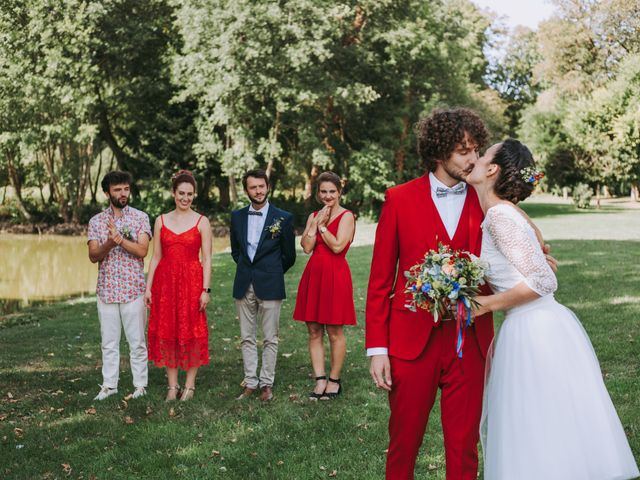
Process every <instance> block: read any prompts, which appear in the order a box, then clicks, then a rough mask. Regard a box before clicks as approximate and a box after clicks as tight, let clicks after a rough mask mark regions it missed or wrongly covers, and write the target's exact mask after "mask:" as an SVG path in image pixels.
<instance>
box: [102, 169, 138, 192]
mask: <svg viewBox="0 0 640 480" xmlns="http://www.w3.org/2000/svg"><path fill="white" fill-rule="evenodd" d="M132 183H133V177H132V176H131V174H130V173H129V172H121V171H120V170H114V171H113V172H109V173H107V174H106V175H105V176H104V178H103V179H102V182H100V185H101V186H102V191H103V192H105V193H109V187H111V185H122V184H126V185H131V184H132Z"/></svg>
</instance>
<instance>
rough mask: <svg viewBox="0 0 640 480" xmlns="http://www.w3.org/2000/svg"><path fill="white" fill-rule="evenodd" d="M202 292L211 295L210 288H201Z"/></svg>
mask: <svg viewBox="0 0 640 480" xmlns="http://www.w3.org/2000/svg"><path fill="white" fill-rule="evenodd" d="M202 291H203V292H207V293H211V289H210V288H203V289H202Z"/></svg>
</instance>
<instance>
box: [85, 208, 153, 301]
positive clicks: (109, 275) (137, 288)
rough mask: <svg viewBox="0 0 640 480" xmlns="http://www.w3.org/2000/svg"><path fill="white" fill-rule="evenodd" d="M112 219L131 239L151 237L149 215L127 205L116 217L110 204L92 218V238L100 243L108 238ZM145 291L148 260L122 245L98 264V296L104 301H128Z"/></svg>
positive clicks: (89, 233)
mask: <svg viewBox="0 0 640 480" xmlns="http://www.w3.org/2000/svg"><path fill="white" fill-rule="evenodd" d="M109 220H112V221H113V223H114V224H115V226H116V228H117V229H118V231H119V232H120V234H121V235H122V236H123V237H126V238H128V239H129V240H132V241H134V242H137V241H138V237H139V236H140V235H142V234H147V235H148V236H149V238H151V225H150V224H149V216H148V215H147V214H146V213H144V212H142V211H140V210H136V209H135V208H133V207H130V206H128V205H127V206H126V207H124V208H123V209H122V216H121V217H120V218H116V217H115V216H114V213H113V209H112V208H111V207H110V206H109V207H108V208H107V209H106V210H104V211H103V212H101V213H98V214H97V215H95V216H93V217H92V218H91V220H89V232H88V239H89V241H91V240H96V241H97V242H98V244H100V245H102V244H103V243H104V242H106V241H107V238H108V237H109V227H108V223H109ZM144 290H145V279H144V259H143V258H139V257H136V256H135V255H132V254H130V253H129V252H127V251H126V250H125V249H124V248H122V247H119V246H115V247H113V248H112V249H111V251H110V252H109V253H108V254H107V256H106V257H104V259H103V260H102V261H101V262H100V264H99V266H98V285H97V287H96V294H97V295H98V298H100V300H102V301H103V302H104V303H128V302H131V301H133V300H135V299H136V298H138V297H139V296H141V295H143V294H144Z"/></svg>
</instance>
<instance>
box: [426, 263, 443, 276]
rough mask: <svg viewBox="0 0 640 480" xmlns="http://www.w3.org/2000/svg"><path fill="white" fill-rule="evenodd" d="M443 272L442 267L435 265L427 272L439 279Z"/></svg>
mask: <svg viewBox="0 0 640 480" xmlns="http://www.w3.org/2000/svg"><path fill="white" fill-rule="evenodd" d="M441 270H442V269H441V268H440V265H434V266H432V267H431V268H430V269H429V270H428V271H427V273H428V274H429V275H431V276H432V277H437V276H438V275H440V272H441Z"/></svg>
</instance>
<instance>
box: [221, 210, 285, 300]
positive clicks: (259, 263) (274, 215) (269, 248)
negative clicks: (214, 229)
mask: <svg viewBox="0 0 640 480" xmlns="http://www.w3.org/2000/svg"><path fill="white" fill-rule="evenodd" d="M278 220H280V225H281V228H280V232H279V233H277V234H272V233H271V232H269V226H271V225H273V223H274V222H276V221H278ZM248 222H249V206H246V207H244V208H241V209H239V210H235V211H233V212H232V213H231V256H232V257H233V260H234V261H235V262H236V264H237V266H236V277H235V279H234V281H233V298H236V299H238V300H240V299H241V298H243V297H244V296H245V294H246V293H247V289H248V288H249V285H251V284H253V290H254V291H255V293H256V296H257V297H258V298H259V299H261V300H282V299H283V298H286V294H285V290H284V273H285V272H286V271H287V270H289V269H290V268H291V267H292V266H293V264H294V263H295V262H296V247H295V233H294V231H293V215H291V214H290V213H289V212H285V211H284V210H280V209H279V208H276V207H274V206H273V205H271V204H269V211H268V212H267V218H266V220H265V222H264V230H263V231H262V235H261V236H260V242H259V243H258V249H257V250H256V254H255V256H254V257H253V262H252V261H251V260H250V259H249V255H248V254H247V228H248Z"/></svg>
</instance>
